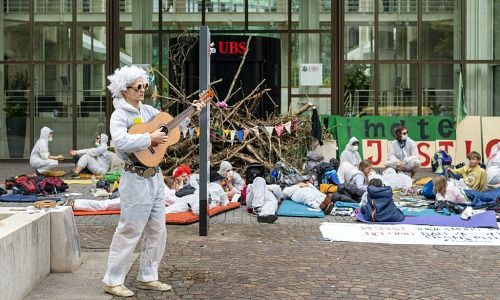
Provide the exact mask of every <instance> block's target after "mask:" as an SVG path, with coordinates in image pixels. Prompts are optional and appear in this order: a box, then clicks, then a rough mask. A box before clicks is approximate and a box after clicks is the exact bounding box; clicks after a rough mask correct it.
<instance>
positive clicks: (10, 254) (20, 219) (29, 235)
mask: <svg viewBox="0 0 500 300" xmlns="http://www.w3.org/2000/svg"><path fill="white" fill-rule="evenodd" d="M0 214H1V215H3V216H5V215H9V214H10V216H8V217H6V218H4V219H2V220H0V266H1V268H2V280H0V291H1V298H2V299H12V300H16V299H23V298H24V297H26V295H28V294H29V293H30V292H31V290H32V289H34V288H35V287H36V286H37V285H38V283H39V282H40V281H41V280H42V279H44V278H45V277H46V276H47V275H48V274H49V272H50V215H49V214H48V213H47V212H43V211H37V212H28V211H26V210H25V211H19V209H18V208H1V209H0Z"/></svg>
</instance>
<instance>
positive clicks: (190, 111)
mask: <svg viewBox="0 0 500 300" xmlns="http://www.w3.org/2000/svg"><path fill="white" fill-rule="evenodd" d="M195 111H196V108H194V107H193V106H189V107H188V108H186V110H184V111H183V112H181V113H180V114H178V115H177V116H176V117H175V118H173V119H172V121H170V122H168V124H165V125H163V126H164V127H166V129H167V130H168V131H170V130H172V129H174V128H176V127H177V126H179V124H180V123H181V122H182V121H184V119H186V118H189V117H191V116H192V115H193V114H194V113H195ZM162 131H164V130H162ZM164 132H165V131H164ZM165 133H168V132H165Z"/></svg>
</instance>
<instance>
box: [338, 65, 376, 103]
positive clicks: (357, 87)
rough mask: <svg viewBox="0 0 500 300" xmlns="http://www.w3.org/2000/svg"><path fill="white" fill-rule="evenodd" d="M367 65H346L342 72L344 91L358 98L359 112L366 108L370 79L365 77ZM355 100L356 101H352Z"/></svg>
mask: <svg viewBox="0 0 500 300" xmlns="http://www.w3.org/2000/svg"><path fill="white" fill-rule="evenodd" d="M368 68H369V66H367V65H355V64H351V65H346V66H345V71H344V91H345V92H348V93H349V94H351V96H352V97H355V95H356V92H357V96H358V101H359V103H358V105H359V110H362V109H364V108H367V107H368V104H369V103H368V102H369V96H370V95H369V94H370V93H369V91H368V89H369V86H370V78H369V77H368V76H367V75H366V70H367V69H368ZM353 100H356V99H353Z"/></svg>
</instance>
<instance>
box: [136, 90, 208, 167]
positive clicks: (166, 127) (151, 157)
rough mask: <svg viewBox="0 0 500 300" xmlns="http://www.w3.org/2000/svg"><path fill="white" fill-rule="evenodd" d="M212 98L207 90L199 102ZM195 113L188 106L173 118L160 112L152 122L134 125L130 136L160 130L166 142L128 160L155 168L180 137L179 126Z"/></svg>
mask: <svg viewBox="0 0 500 300" xmlns="http://www.w3.org/2000/svg"><path fill="white" fill-rule="evenodd" d="M213 97H214V92H213V91H212V90H207V91H205V92H203V93H202V94H201V95H200V99H199V101H201V102H205V103H207V102H209V101H210V100H211V99H212V98H213ZM195 113H196V107H194V106H192V105H191V106H189V107H188V108H187V109H186V110H184V111H183V112H181V113H180V114H178V115H177V116H176V117H175V118H174V117H172V116H171V115H169V114H168V113H166V112H160V113H159V114H157V115H156V116H155V117H154V118H153V119H152V120H150V121H149V122H147V123H139V124H134V125H133V126H132V127H130V129H129V130H128V133H130V134H143V133H152V132H154V131H156V130H158V129H161V131H162V132H164V133H165V134H166V135H167V136H168V141H167V142H166V143H165V144H157V143H152V144H151V146H149V147H148V148H147V149H143V150H139V151H136V152H134V153H131V154H129V158H130V159H131V160H132V161H133V162H135V163H139V164H142V165H144V166H146V167H157V166H158V165H159V164H160V162H161V161H162V160H163V157H164V156H165V153H166V152H167V148H168V147H169V146H171V145H175V144H176V143H177V142H178V141H179V139H180V137H181V133H180V130H179V127H178V126H179V124H180V123H181V122H182V121H183V120H184V119H186V118H189V117H191V116H192V115H194V114H195Z"/></svg>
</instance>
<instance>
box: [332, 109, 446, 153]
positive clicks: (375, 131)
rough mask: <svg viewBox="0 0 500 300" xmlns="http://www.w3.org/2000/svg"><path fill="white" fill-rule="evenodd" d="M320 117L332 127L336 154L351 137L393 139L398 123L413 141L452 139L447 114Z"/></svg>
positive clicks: (340, 151)
mask: <svg viewBox="0 0 500 300" xmlns="http://www.w3.org/2000/svg"><path fill="white" fill-rule="evenodd" d="M333 117H334V121H332V119H333ZM323 120H327V122H328V124H334V126H335V127H334V131H333V132H332V133H333V136H334V137H335V138H336V139H337V145H338V148H339V154H340V153H342V151H344V148H345V146H346V144H347V142H348V141H349V139H350V138H351V137H353V136H355V137H357V138H358V139H359V140H360V144H361V140H363V139H385V140H393V139H394V138H395V137H394V131H395V129H396V128H397V127H398V126H399V125H403V126H405V127H406V128H408V134H409V136H410V138H411V139H413V140H414V141H435V140H454V139H455V137H456V132H455V126H454V122H453V117H449V116H421V117H417V116H415V117H384V116H367V117H360V118H359V117H354V118H353V117H341V116H323ZM325 122H326V121H325ZM360 146H361V145H360ZM361 148H362V147H360V149H361ZM361 155H362V153H361Z"/></svg>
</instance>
